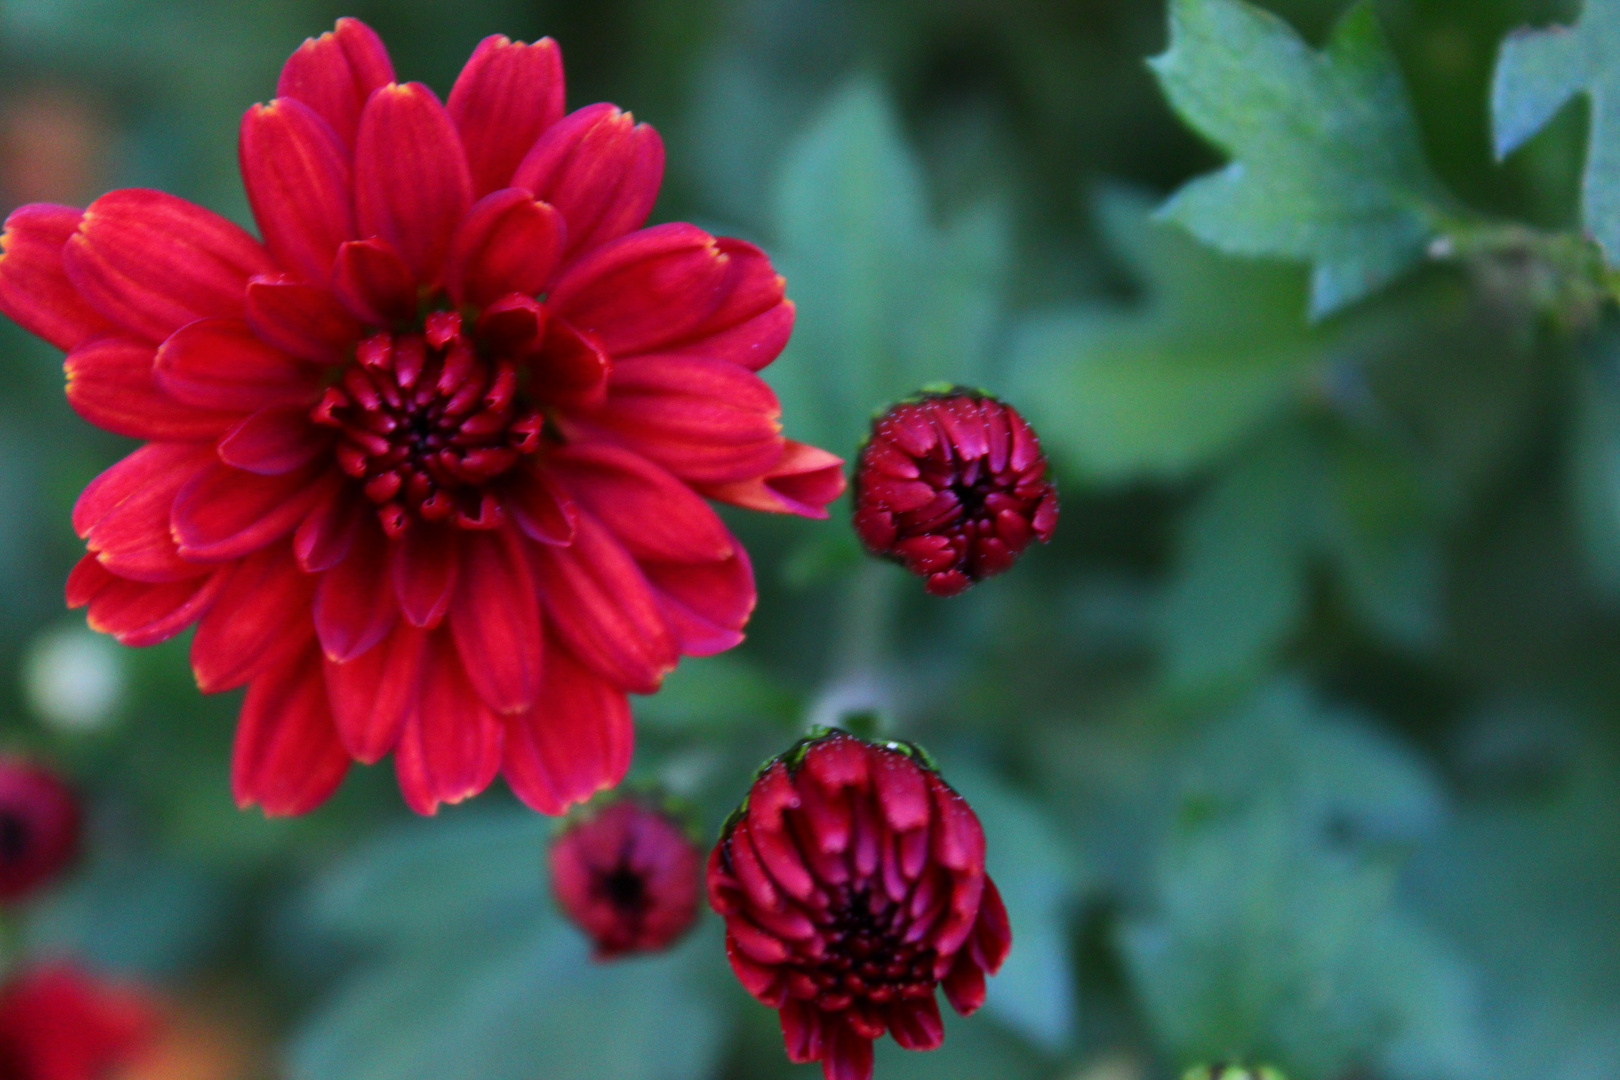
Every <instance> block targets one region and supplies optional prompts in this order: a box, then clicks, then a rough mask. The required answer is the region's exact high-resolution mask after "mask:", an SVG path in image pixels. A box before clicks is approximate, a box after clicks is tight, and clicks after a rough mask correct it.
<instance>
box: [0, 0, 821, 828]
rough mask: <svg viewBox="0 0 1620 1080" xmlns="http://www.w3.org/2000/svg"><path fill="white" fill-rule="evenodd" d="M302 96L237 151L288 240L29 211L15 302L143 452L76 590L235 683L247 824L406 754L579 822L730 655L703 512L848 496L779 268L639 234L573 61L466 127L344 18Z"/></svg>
mask: <svg viewBox="0 0 1620 1080" xmlns="http://www.w3.org/2000/svg"><path fill="white" fill-rule="evenodd" d="M278 93H279V96H278V97H276V98H275V99H274V100H273V101H271V102H270V103H269V104H268V105H257V106H254V107H253V108H251V109H249V110H248V112H247V115H246V116H245V117H244V119H243V121H242V129H241V161H242V175H243V179H244V181H245V183H246V186H247V193H248V200H249V202H250V204H251V206H252V208H253V213H254V216H255V218H256V219H257V220H258V223H259V228H260V231H261V232H262V233H263V237H264V239H263V241H262V242H260V241H259V240H256V239H254V238H253V237H252V236H250V235H249V234H247V233H246V232H244V231H242V230H241V229H239V228H238V227H237V226H235V225H233V224H231V223H230V222H228V221H226V220H225V219H223V218H221V217H219V216H218V215H216V214H213V213H211V212H210V211H207V210H204V209H202V208H201V207H198V206H194V205H192V204H191V203H188V202H185V201H184V200H181V199H178V198H175V197H174V196H172V195H166V194H164V193H162V192H157V191H148V190H122V191H114V192H112V193H110V194H108V195H104V196H102V197H101V198H100V199H97V200H96V201H95V202H93V203H92V204H91V205H90V206H89V207H88V208H87V209H85V210H84V211H82V212H81V211H79V210H76V209H73V208H71V207H66V206H50V205H30V206H25V207H22V208H21V209H19V210H17V211H16V212H15V213H13V214H12V215H11V216H10V218H8V219H7V222H6V230H5V234H4V236H3V237H0V247H3V250H4V254H3V256H0V310H3V311H4V312H5V313H6V314H8V315H10V316H11V317H12V318H14V319H16V320H17V321H18V322H20V323H21V324H22V325H23V326H25V327H26V328H28V329H29V330H32V331H33V332H34V333H37V334H39V335H40V336H42V337H45V338H47V339H48V340H50V341H52V342H54V343H55V344H57V345H58V346H60V347H62V348H64V349H66V350H68V358H67V372H68V398H69V401H70V402H71V403H72V404H73V406H74V407H75V408H76V409H77V410H78V411H79V413H80V414H81V415H83V416H84V417H85V418H87V419H89V420H90V421H92V422H93V423H96V424H98V425H100V426H102V427H105V428H107V429H109V430H112V431H116V432H119V433H121V434H124V435H130V436H133V437H135V438H140V439H145V440H148V441H147V444H146V445H145V446H143V447H141V448H140V449H139V450H137V451H135V452H134V453H133V454H131V455H130V456H129V457H127V458H125V459H124V460H123V461H121V462H119V463H118V464H117V465H115V466H113V467H112V468H111V469H109V470H108V471H107V472H105V473H103V474H102V475H101V476H100V477H98V478H97V479H96V480H95V481H94V482H93V483H92V484H91V485H90V487H89V488H87V489H86V490H85V492H84V494H83V496H81V498H80V499H79V502H78V504H77V506H76V507H75V510H74V515H73V520H74V525H75V527H76V529H77V530H78V532H79V535H80V536H82V537H84V539H85V540H86V543H87V546H88V548H89V554H87V555H86V556H85V558H84V559H83V560H82V561H81V562H80V563H79V565H78V566H77V567H76V568H75V570H74V571H73V574H72V576H71V578H70V579H69V581H68V590H67V591H68V601H69V603H70V604H72V605H73V606H82V605H88V607H89V619H90V624H91V625H92V626H93V627H95V628H97V629H100V630H104V631H106V632H108V633H111V634H113V635H114V636H116V637H117V638H118V639H119V640H120V641H123V642H125V643H127V644H131V645H146V644H151V643H153V642H157V641H162V640H164V639H165V638H168V637H172V636H173V635H174V634H176V633H179V632H180V631H181V630H182V629H184V628H185V627H187V626H191V625H193V624H195V625H196V628H197V629H196V636H195V638H194V639H193V642H192V649H191V659H192V667H193V670H194V671H195V673H196V677H197V682H198V685H199V686H200V687H201V688H202V689H203V690H204V691H207V692H213V691H218V690H227V689H230V688H232V687H236V686H242V685H246V686H247V687H248V691H247V698H246V702H245V704H244V705H243V709H242V716H241V721H240V724H239V726H238V729H237V742H236V755H235V765H234V786H235V791H236V797H237V800H238V802H239V803H241V804H242V805H248V804H251V803H258V804H259V805H260V806H262V807H263V808H264V809H265V810H266V811H267V812H269V813H272V814H295V813H301V812H303V811H306V810H309V809H310V808H312V807H314V806H315V805H317V804H319V803H320V802H321V801H322V800H323V799H325V798H326V797H327V796H328V795H329V794H331V792H332V791H333V790H334V789H335V788H336V787H337V785H338V784H339V782H340V781H341V780H342V778H343V776H344V773H345V772H346V770H347V767H348V764H349V762H350V760H351V759H354V760H359V761H362V762H375V761H377V760H379V759H380V758H382V757H384V756H385V755H387V754H389V753H392V754H393V755H394V764H395V768H396V771H397V773H398V777H399V783H400V788H401V790H402V791H403V793H404V796H405V798H406V801H407V802H408V803H409V804H410V805H411V806H412V807H413V808H415V809H416V810H418V811H420V812H423V813H430V812H432V811H433V810H434V809H435V808H436V807H437V806H438V805H439V804H440V803H444V802H454V801H457V800H459V799H462V798H465V797H467V796H469V795H472V794H474V793H476V792H478V791H481V790H482V789H483V788H484V787H485V786H486V785H488V784H489V783H490V781H491V780H492V779H493V778H494V776H495V775H496V773H497V772H500V773H503V774H504V775H505V777H506V778H507V781H508V782H509V783H510V784H511V786H512V788H513V789H514V791H516V793H517V794H518V796H519V797H520V798H522V799H523V800H524V801H525V802H526V803H528V804H529V805H530V806H532V807H534V808H535V809H538V810H541V811H544V812H547V813H560V812H562V811H563V810H564V809H565V808H566V807H568V806H569V805H570V804H572V803H574V802H577V801H579V800H582V799H584V798H587V797H588V796H590V795H591V794H592V793H593V792H595V791H597V790H599V789H600V788H603V787H606V786H609V785H611V784H613V783H616V782H617V781H618V780H619V778H620V777H621V776H622V775H623V773H624V770H625V767H626V764H627V763H628V761H629V757H630V747H631V739H632V733H631V726H630V712H629V708H628V705H627V702H626V697H625V695H626V693H627V692H635V693H650V692H652V691H654V690H656V689H657V688H658V685H659V682H660V680H661V679H662V678H663V676H664V674H665V673H666V672H668V671H669V670H670V669H671V668H673V667H674V666H675V664H676V661H677V660H678V659H679V657H681V656H682V655H702V654H708V653H714V652H719V651H721V650H723V649H727V648H729V647H731V646H732V645H735V644H736V643H737V642H738V641H740V640H741V638H742V627H743V625H744V623H745V622H746V621H747V619H748V615H749V613H750V611H751V610H752V608H753V605H754V599H755V593H754V583H753V576H752V572H751V570H750V568H749V563H748V557H747V554H746V553H745V552H744V551H743V549H742V546H741V545H740V544H739V543H738V542H737V540H736V539H735V538H734V537H733V536H732V535H731V533H730V532H729V531H728V530H727V529H726V527H725V526H724V525H723V524H722V523H721V521H720V519H719V517H718V516H717V515H716V514H715V512H714V511H713V509H711V508H710V506H709V505H708V504H707V503H706V502H705V497H709V498H714V499H719V500H722V501H728V502H733V503H738V504H741V505H745V506H751V507H755V508H758V509H768V510H779V511H787V512H792V513H800V514H807V515H811V516H816V515H822V516H824V515H825V512H826V511H825V509H824V507H825V504H826V503H827V501H829V500H830V499H832V498H834V497H836V495H837V494H838V493H839V490H840V488H841V486H842V483H843V479H842V474H841V471H840V462H839V460H838V459H837V458H835V457H833V456H832V455H830V454H826V453H824V452H822V451H819V450H815V449H813V448H810V447H806V446H801V445H799V444H796V443H793V442H790V441H788V440H786V439H784V438H783V437H782V435H781V432H780V426H779V424H778V421H777V416H778V406H777V401H776V396H775V395H774V394H773V393H772V392H771V390H770V388H769V387H768V386H767V385H766V384H765V383H764V381H763V380H761V379H760V377H759V375H758V374H756V373H757V372H758V370H759V369H760V368H762V367H764V366H765V365H766V364H768V363H770V362H771V361H772V360H773V359H775V357H776V356H777V354H778V353H779V352H780V351H781V349H782V347H783V345H784V344H785V343H786V341H787V338H788V334H789V332H790V331H791V329H792V323H793V305H792V304H791V303H790V302H789V301H788V300H787V299H786V298H785V297H784V295H783V281H782V279H781V278H780V277H779V276H778V275H777V274H776V272H775V271H774V270H773V269H772V268H771V265H770V262H769V261H768V260H767V258H766V257H765V255H764V253H762V252H761V251H760V250H759V249H758V248H756V247H754V246H753V245H751V244H747V243H744V242H743V241H740V240H731V239H727V238H724V237H714V236H711V235H709V234H708V233H706V232H704V231H702V230H701V229H698V228H695V227H694V226H691V225H685V224H671V225H660V226H656V227H653V228H642V227H641V226H642V224H643V222H644V221H645V219H646V217H647V214H648V211H649V210H650V209H651V207H652V205H653V200H654V197H655V196H656V195H657V192H658V187H659V183H660V180H661V177H662V172H663V149H662V145H661V143H660V142H659V139H658V136H657V134H656V133H655V132H654V131H653V130H652V128H650V127H648V126H647V125H645V124H636V123H635V122H634V121H633V120H632V118H631V117H630V115H629V114H627V113H623V112H620V111H619V110H618V109H617V108H615V107H614V106H612V105H605V104H603V105H591V106H587V107H586V108H583V109H580V110H578V111H576V112H573V113H569V114H566V115H565V114H564V111H563V76H562V60H561V58H560V55H559V53H558V50H557V46H556V44H555V43H554V42H552V41H550V40H549V39H547V40H542V41H540V42H537V43H535V44H532V45H528V44H523V43H519V42H513V41H510V40H508V39H506V38H504V37H499V36H496V37H490V38H487V39H485V40H484V42H483V43H482V44H480V45H479V46H478V48H477V50H476V51H475V52H474V53H473V56H472V58H471V59H470V60H469V61H468V62H467V65H466V67H465V68H464V69H463V70H462V72H461V75H460V77H459V78H458V79H457V81H456V84H455V87H454V89H453V90H452V91H451V93H450V96H449V99H448V101H447V102H446V103H444V104H441V103H440V101H439V99H438V98H436V97H435V96H434V95H433V93H432V91H430V90H428V89H427V87H425V86H423V85H421V84H420V83H397V82H395V81H394V74H393V67H392V64H391V62H390V61H389V58H388V54H387V52H386V51H385V50H384V48H383V45H382V42H381V41H380V40H379V39H378V38H377V36H376V34H374V33H373V32H372V31H371V30H370V29H369V28H368V27H366V26H365V25H363V24H362V23H359V22H357V21H355V20H353V19H342V20H340V21H339V22H338V24H337V29H336V30H334V31H332V32H330V33H327V34H323V35H322V36H321V37H319V38H314V39H311V40H309V41H306V42H305V43H304V44H303V45H302V46H301V47H300V48H299V49H298V51H297V52H295V53H294V54H293V55H292V57H291V59H289V60H288V61H287V65H286V67H285V68H284V69H283V71H282V74H281V81H280V84H279V86H278Z"/></svg>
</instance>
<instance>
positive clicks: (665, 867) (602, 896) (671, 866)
mask: <svg viewBox="0 0 1620 1080" xmlns="http://www.w3.org/2000/svg"><path fill="white" fill-rule="evenodd" d="M550 861H551V887H552V891H553V892H554V893H555V895H556V897H557V904H558V906H560V907H561V908H562V909H563V911H564V912H565V913H566V914H567V915H568V917H569V919H571V920H573V922H574V925H576V926H578V927H579V928H580V929H581V930H583V931H584V932H585V933H586V934H587V935H588V936H589V937H590V939H591V941H592V942H593V943H594V944H595V946H596V957H597V959H599V960H606V959H609V958H611V957H614V956H619V955H622V954H624V953H631V952H654V951H657V950H659V949H667V948H669V946H671V945H673V944H674V943H675V942H676V941H678V940H680V938H681V936H682V935H684V934H685V933H686V932H687V931H688V930H690V929H691V928H692V923H693V922H694V921H695V920H696V919H697V910H698V894H699V892H700V891H701V881H700V878H701V876H702V869H703V853H702V852H700V851H699V850H698V847H697V845H696V844H695V843H693V842H692V838H691V837H690V836H689V835H687V832H686V829H685V828H684V827H683V826H682V825H681V823H680V821H679V820H677V819H676V818H675V817H674V816H672V815H671V814H669V813H667V812H665V811H664V810H663V809H661V808H659V807H658V806H656V805H653V804H652V803H651V802H650V801H647V800H646V799H644V798H643V797H641V796H633V797H626V798H618V799H614V801H613V802H611V803H609V804H608V805H607V806H604V807H602V808H600V809H597V810H595V811H593V812H591V813H589V814H586V815H583V816H581V817H580V818H579V819H578V820H576V821H572V822H570V823H569V824H568V827H567V828H565V829H564V830H563V831H562V832H561V833H559V834H558V836H557V837H556V839H555V840H553V841H552V844H551V860H550Z"/></svg>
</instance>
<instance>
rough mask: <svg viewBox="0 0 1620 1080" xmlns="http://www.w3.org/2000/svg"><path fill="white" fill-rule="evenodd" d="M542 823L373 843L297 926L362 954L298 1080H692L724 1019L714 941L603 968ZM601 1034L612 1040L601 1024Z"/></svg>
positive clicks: (502, 822)
mask: <svg viewBox="0 0 1620 1080" xmlns="http://www.w3.org/2000/svg"><path fill="white" fill-rule="evenodd" d="M551 828H552V823H551V822H550V821H548V820H547V819H545V818H542V817H539V816H538V815H535V814H531V813H528V812H526V811H510V810H508V811H495V812H492V811H478V810H470V811H463V812H460V813H459V815H452V816H449V817H445V816H441V817H440V818H438V819H435V820H434V821H431V822H417V823H413V825H412V826H410V827H405V828H401V829H400V830H398V831H396V832H395V833H393V834H391V835H388V836H385V837H383V838H381V839H380V840H378V841H376V842H374V843H373V844H372V845H370V846H369V847H368V848H367V849H364V850H362V851H361V852H360V853H358V854H357V855H356V856H353V857H351V858H350V859H349V860H347V861H345V862H343V863H340V864H339V865H338V866H337V867H336V868H334V870H333V871H332V872H331V873H330V874H329V875H328V876H327V877H325V878H324V879H322V880H321V881H319V882H317V884H316V886H315V888H314V889H313V890H312V893H311V895H310V897H309V898H308V903H307V910H308V911H309V912H310V913H311V914H312V915H313V916H314V921H315V923H316V925H317V926H318V927H320V928H322V929H324V930H325V931H327V932H328V933H329V934H333V935H335V936H336V937H337V938H338V939H339V941H344V942H347V943H351V944H361V945H365V946H367V948H366V949H365V951H364V956H365V959H364V960H363V961H362V962H361V963H360V964H359V965H358V966H357V967H356V968H354V969H353V970H351V971H349V972H348V973H347V975H346V977H345V978H343V979H342V980H341V981H340V983H339V985H338V988H337V990H336V992H335V993H334V994H333V996H332V997H331V999H330V1000H328V1001H327V1002H325V1003H324V1005H323V1006H322V1007H320V1008H318V1009H317V1010H316V1011H315V1013H314V1015H313V1016H312V1017H310V1018H309V1020H308V1021H307V1022H306V1024H305V1025H304V1027H303V1029H302V1031H301V1032H300V1033H299V1034H298V1036H297V1038H296V1039H295V1040H294V1042H293V1045H292V1047H291V1051H290V1057H291V1061H292V1068H291V1074H292V1075H295V1076H299V1077H304V1078H307V1080H533V1078H534V1077H536V1076H544V1077H547V1078H548V1080H703V1078H706V1077H709V1076H711V1075H712V1074H713V1072H714V1070H715V1067H716V1064H717V1062H718V1060H719V1056H720V1053H721V1050H722V1045H723V1042H724V1037H725V1031H726V1021H727V1017H726V1014H725V1012H724V1009H723V1007H722V1004H721V1002H722V1000H723V999H722V998H721V996H720V995H719V994H718V993H716V992H715V991H714V987H713V985H712V984H713V982H714V981H715V979H716V978H718V977H720V976H722V975H723V961H722V959H721V956H722V952H723V950H722V946H721V944H720V942H719V940H718V935H717V934H716V933H715V932H714V931H715V927H713V926H712V925H711V926H708V927H704V928H702V929H700V930H699V931H698V932H696V933H695V934H694V935H693V936H692V939H691V940H689V941H687V942H685V943H684V944H682V945H680V946H679V947H677V948H676V949H673V950H671V951H669V952H666V953H663V954H660V955H658V956H655V957H648V958H634V959H627V960H620V961H616V962H614V963H597V962H594V961H593V960H591V958H590V957H589V955H588V945H587V943H586V941H585V939H584V937H583V936H582V935H581V934H580V933H579V931H578V930H577V929H575V928H574V927H572V926H570V925H568V924H566V923H565V922H564V921H563V920H562V919H561V917H560V916H559V915H558V914H557V913H556V911H555V908H554V906H553V903H552V900H551V898H550V896H549V895H548V894H547V891H546V888H545V874H544V866H545V837H546V835H547V834H548V833H549V832H550V830H551ZM604 1018H611V1025H607V1024H604V1022H603V1021H604Z"/></svg>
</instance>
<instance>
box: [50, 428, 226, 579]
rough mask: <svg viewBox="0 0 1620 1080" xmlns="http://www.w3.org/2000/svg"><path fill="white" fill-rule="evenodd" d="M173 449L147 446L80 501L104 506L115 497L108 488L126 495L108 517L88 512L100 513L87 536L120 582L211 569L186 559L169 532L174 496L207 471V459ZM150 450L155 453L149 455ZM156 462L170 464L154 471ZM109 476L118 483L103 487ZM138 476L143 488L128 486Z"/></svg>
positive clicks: (194, 452) (106, 512)
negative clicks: (105, 501)
mask: <svg viewBox="0 0 1620 1080" xmlns="http://www.w3.org/2000/svg"><path fill="white" fill-rule="evenodd" d="M172 449H173V448H172V446H170V445H167V444H164V443H149V444H147V445H146V446H144V447H142V448H141V450H138V451H136V453H135V454H132V455H130V457H128V458H125V459H124V460H123V461H122V462H119V463H118V464H117V465H115V466H113V468H112V469H109V470H108V471H107V472H105V473H102V474H101V476H100V477H98V478H97V479H96V480H95V481H94V482H93V483H92V484H91V486H90V487H89V488H87V489H85V494H84V495H81V496H80V503H81V505H83V504H84V502H85V500H87V499H89V500H91V501H92V502H101V501H102V500H103V498H105V497H106V496H108V495H110V494H113V492H111V491H110V490H109V488H111V487H113V486H114V485H116V486H118V487H124V489H125V491H126V492H127V494H125V493H122V492H120V493H118V494H120V495H121V497H119V498H118V500H117V502H116V503H115V504H113V505H111V506H109V507H107V508H106V509H105V510H104V512H97V511H93V510H88V509H87V511H86V512H87V514H88V513H92V512H94V513H96V521H95V523H94V524H93V525H92V526H91V527H90V528H89V529H88V530H87V531H86V534H85V542H86V545H87V546H88V547H89V549H90V550H91V551H92V552H94V553H95V555H96V557H97V559H98V560H99V561H100V562H101V565H102V566H105V567H106V568H107V569H108V570H110V571H112V572H113V573H114V574H117V575H118V576H120V577H126V578H133V579H134V580H136V581H175V580H178V579H180V578H189V577H196V576H197V575H199V574H204V573H207V572H208V571H209V569H210V568H209V567H207V566H203V565H199V564H197V563H194V562H190V561H188V560H186V559H184V558H181V556H180V552H179V550H178V549H177V548H176V547H175V543H174V537H173V536H172V535H171V534H170V530H169V515H170V510H171V509H172V507H173V506H174V499H175V493H176V492H178V491H179V490H180V488H181V487H182V486H183V485H184V484H185V483H186V482H187V481H188V480H190V479H191V477H192V476H193V475H194V474H195V473H196V472H197V470H199V469H200V468H203V467H204V465H205V463H206V462H207V457H206V456H205V455H204V454H202V453H198V452H197V451H198V448H195V447H183V448H182V450H181V452H180V453H170V452H168V451H171V450H172ZM148 451H155V453H151V454H148V453H146V452H148ZM153 462H165V463H166V464H167V467H165V468H162V469H161V470H157V469H151V468H149V467H148V466H149V465H150V464H151V463H153ZM109 477H112V478H114V479H113V481H112V482H111V483H110V484H107V485H106V486H103V481H107V480H108V478H109ZM137 477H139V478H140V481H141V482H140V483H138V484H137V485H134V486H128V487H126V486H125V485H127V484H128V481H129V480H130V479H134V478H137ZM92 492H94V494H92ZM76 509H77V508H76Z"/></svg>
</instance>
